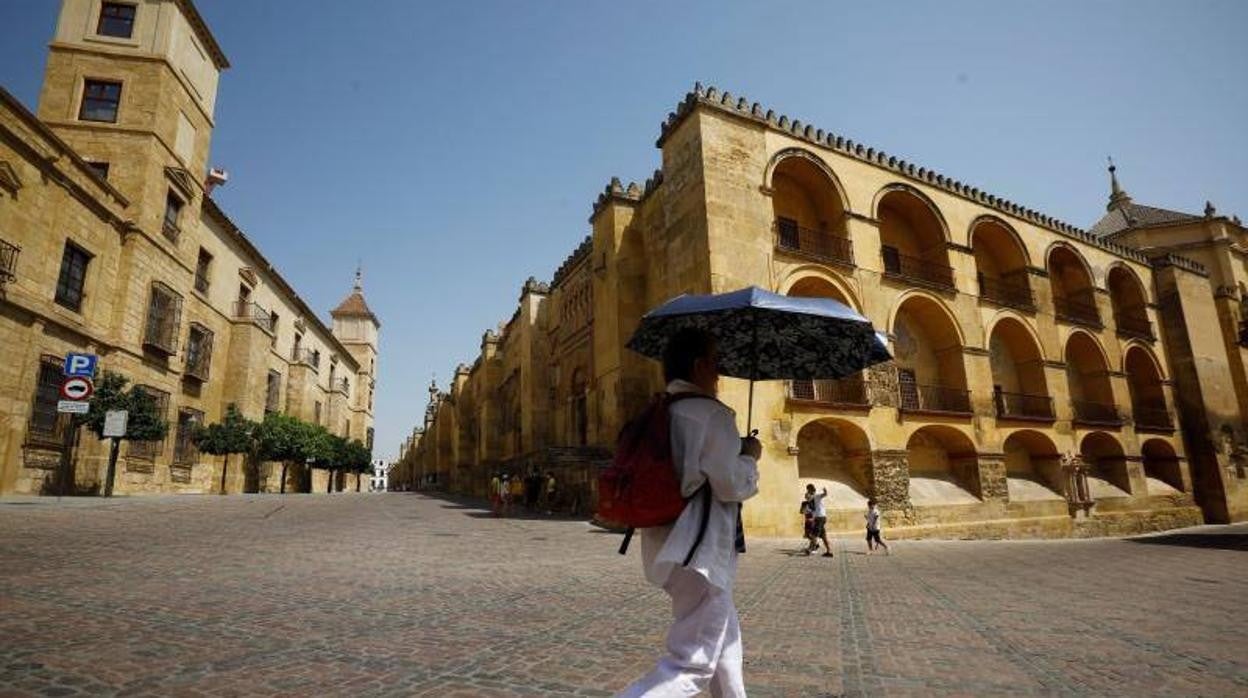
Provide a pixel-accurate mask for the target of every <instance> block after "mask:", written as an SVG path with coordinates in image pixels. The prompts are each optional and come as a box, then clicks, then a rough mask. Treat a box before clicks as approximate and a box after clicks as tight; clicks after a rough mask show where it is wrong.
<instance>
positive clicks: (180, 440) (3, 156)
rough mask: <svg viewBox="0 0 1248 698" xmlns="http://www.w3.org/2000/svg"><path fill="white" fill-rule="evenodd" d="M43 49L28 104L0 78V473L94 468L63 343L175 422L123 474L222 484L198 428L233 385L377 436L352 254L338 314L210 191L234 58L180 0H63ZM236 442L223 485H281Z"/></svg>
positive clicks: (263, 406)
mask: <svg viewBox="0 0 1248 698" xmlns="http://www.w3.org/2000/svg"><path fill="white" fill-rule="evenodd" d="M49 51H50V52H49V56H48V62H47V71H46V75H45V78H44V84H43V89H42V92H41V94H40V98H39V108H38V113H37V115H36V114H32V113H31V112H30V111H28V110H27V109H26V108H25V107H23V106H22V105H21V104H20V103H19V102H18V101H17V100H16V99H14V98H13V97H12V96H11V95H9V94H8V93H7V92H5V91H4V90H2V89H0V353H2V354H3V356H4V358H5V360H4V361H3V362H2V365H0V425H2V426H0V492H40V491H45V490H48V489H49V488H51V489H54V490H57V491H59V489H60V485H61V484H66V483H65V481H64V480H63V478H65V477H69V478H72V481H73V482H72V484H73V486H74V487H75V488H77V489H90V488H91V487H93V486H95V485H97V484H98V483H99V481H100V479H101V477H102V471H103V467H104V463H105V461H106V455H107V449H106V448H105V446H104V444H102V443H99V442H98V441H96V440H95V439H94V437H92V436H91V435H90V434H89V433H87V432H86V430H74V429H70V428H68V426H67V425H68V422H67V419H66V418H65V417H64V416H61V415H58V414H57V412H56V401H57V388H58V387H59V384H60V382H61V380H62V376H61V362H62V358H63V357H64V356H65V354H66V353H67V352H71V351H74V352H89V353H94V354H97V355H99V356H100V364H99V369H100V370H101V371H103V370H109V371H115V372H119V373H122V374H124V375H125V376H127V377H128V378H129V379H130V380H131V381H132V382H134V383H135V384H138V385H140V386H142V388H143V389H144V390H146V391H147V392H148V393H149V394H151V395H152V396H153V397H154V398H155V399H156V401H157V404H158V406H159V408H160V410H161V411H162V412H163V414H164V415H165V417H166V418H167V419H168V420H169V422H170V432H169V436H168V438H166V439H165V440H164V441H163V442H152V443H129V444H128V445H127V446H126V447H124V448H123V449H122V452H121V460H120V461H119V465H118V476H117V483H116V490H117V491H118V492H123V493H126V492H129V493H138V492H208V491H218V490H219V489H220V487H221V484H220V482H221V459H220V458H216V457H209V456H207V455H204V454H200V453H198V452H197V451H196V449H195V447H194V444H193V443H192V442H191V439H190V435H191V433H192V431H193V428H194V426H195V425H196V424H199V423H204V422H213V421H216V420H217V419H219V417H220V416H221V414H222V412H223V411H224V409H225V407H226V406H227V405H229V404H234V405H237V406H238V408H239V409H240V410H241V411H242V412H243V414H244V415H245V416H247V417H249V418H252V419H260V418H262V417H263V416H264V415H265V414H266V413H268V412H274V411H281V412H286V413H289V414H292V415H295V416H297V417H299V418H301V419H304V420H306V421H311V422H316V423H319V424H323V425H325V426H326V427H327V428H328V429H330V430H331V431H332V432H334V433H337V434H340V435H344V436H348V437H351V438H359V439H362V440H365V441H367V442H368V443H369V445H370V446H371V441H372V423H373V413H372V396H373V390H374V376H375V375H376V374H375V371H376V354H377V341H376V340H377V332H378V329H379V323H378V322H377V319H376V317H375V316H374V315H373V314H372V312H371V311H369V309H368V306H367V305H366V304H365V303H364V299H363V295H362V291H361V287H360V280H359V275H358V272H357V277H356V284H355V288H354V290H353V291H352V292H351V294H349V295H348V296H347V298H346V300H344V301H343V303H342V305H340V306H339V307H338V308H337V309H336V310H334V311H333V313H332V316H333V328H332V330H331V328H330V327H329V326H327V325H326V324H325V322H323V321H322V320H321V319H320V318H319V317H318V316H317V314H316V313H315V312H314V311H313V310H312V309H311V308H309V307H308V306H307V304H306V303H305V302H304V301H303V299H301V298H300V297H299V295H298V294H297V293H296V292H295V290H294V289H293V288H291V286H290V285H289V284H288V283H287V282H286V281H285V280H284V279H283V278H282V276H281V275H280V274H279V273H278V272H277V270H276V269H274V267H273V265H272V264H271V263H270V262H269V261H268V260H267V259H266V258H265V257H264V256H263V255H262V254H261V253H260V251H259V249H258V248H257V247H256V245H255V244H254V243H253V242H252V241H251V240H250V239H249V238H248V236H247V235H245V234H244V233H243V231H242V230H240V229H239V227H238V226H237V225H236V224H235V223H234V222H233V221H232V220H231V219H230V218H229V216H228V215H226V213H225V212H224V211H222V210H221V208H220V206H218V205H217V203H216V202H215V201H214V200H213V199H212V198H211V196H210V194H211V191H212V187H213V186H215V185H219V184H221V183H223V182H224V179H225V176H224V174H223V173H221V172H219V171H215V170H214V171H210V170H209V145H210V140H211V136H212V130H213V127H214V116H213V111H214V102H215V98H216V91H217V82H218V78H219V76H220V73H221V71H223V70H224V69H225V68H227V67H228V65H229V64H228V62H227V60H226V58H225V55H224V54H223V53H222V51H221V49H220V47H219V46H218V45H217V42H216V40H215V39H214V38H213V36H212V34H211V33H210V32H209V30H208V28H207V26H206V25H205V24H204V21H203V19H202V18H201V17H200V15H199V13H198V12H197V11H196V10H195V7H194V5H193V4H192V3H191V2H190V0H142V1H141V2H133V1H129V2H101V1H100V0H64V2H63V3H62V5H61V12H60V17H59V20H58V23H57V27H56V34H55V37H54V38H53V41H52V43H51V45H50V49H49ZM97 375H98V374H97ZM240 460H241V459H239V458H238V457H235V458H233V459H232V464H231V466H230V470H229V473H228V476H229V477H228V481H227V482H226V485H225V487H226V490H227V491H230V492H237V491H242V490H243V489H244V488H246V489H257V488H261V489H268V490H276V489H280V487H281V483H280V482H278V478H277V477H276V476H274V475H273V473H274V472H276V470H274V469H273V468H271V467H269V466H267V465H266V466H264V467H259V468H252V469H249V471H248V472H249V473H250V475H251V477H250V478H249V480H250V481H249V482H244V479H245V476H244V469H243V468H242V467H240V466H239V465H238V463H239V461H240ZM291 470H292V472H291V473H290V477H291V478H292V483H291V484H292V486H293V485H295V483H294V482H293V480H294V479H300V478H301V479H302V480H303V481H304V482H303V486H304V487H307V486H308V483H307V482H306V481H307V480H310V479H311V478H308V477H307V475H308V473H300V472H298V469H297V468H296V469H291ZM325 477H326V473H324V472H321V473H319V474H318V475H317V479H318V480H319V481H320V483H321V487H320V489H319V490H317V489H316V488H315V487H313V489H314V491H323V489H324V485H325Z"/></svg>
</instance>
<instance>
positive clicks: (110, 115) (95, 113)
mask: <svg viewBox="0 0 1248 698" xmlns="http://www.w3.org/2000/svg"><path fill="white" fill-rule="evenodd" d="M119 104H121V83H119V82H109V81H107V80H87V81H86V86H85V87H84V88H83V90H82V108H81V109H80V110H79V112H78V118H79V119H81V120H82V121H104V122H107V123H110V124H111V123H116V122H117V106H118V105H119Z"/></svg>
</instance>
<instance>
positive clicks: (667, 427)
mask: <svg viewBox="0 0 1248 698" xmlns="http://www.w3.org/2000/svg"><path fill="white" fill-rule="evenodd" d="M688 398H703V399H706V400H714V399H715V398H713V397H710V396H709V395H703V394H701V393H672V394H668V393H660V394H658V395H655V397H654V399H653V400H652V401H651V402H650V404H649V405H648V406H647V407H646V409H644V410H642V412H641V414H639V415H637V416H636V417H634V418H633V419H632V420H630V421H629V422H628V423H627V424H625V425H624V428H623V429H621V430H620V436H619V439H618V440H617V441H616V447H615V457H614V458H613V459H612V461H611V465H610V466H609V467H607V468H606V469H605V470H603V471H602V472H601V473H600V474H599V475H598V517H599V518H601V519H604V520H606V521H610V522H612V523H617V524H622V525H624V526H626V527H628V531H627V533H626V534H625V536H624V542H623V544H622V545H621V546H620V554H621V555H623V554H624V553H625V552H626V551H627V550H628V544H629V541H631V540H632V537H633V530H634V529H637V528H649V527H652V526H666V525H667V524H670V523H673V522H674V521H676V519H677V518H678V517H679V516H680V513H681V512H682V511H684V510H685V504H686V503H687V502H688V500H687V499H685V497H684V496H683V494H682V493H681V486H680V476H679V474H678V473H677V471H676V464H675V462H674V461H673V459H672V437H671V411H670V409H671V406H672V404H673V403H676V402H679V401H680V400H684V399H688ZM700 491H701V492H703V493H704V495H709V494H710V492H711V490H710V487H709V485H708V484H703V485H702V487H701V488H700ZM695 496H696V495H695ZM708 504H709V503H708ZM709 513H710V506H707V507H705V508H704V510H703V512H702V528H701V530H699V532H698V537H697V541H696V542H695V543H694V546H693V548H694V550H696V549H697V546H698V544H699V543H700V542H701V541H702V536H703V534H704V533H705V530H706V520H707V517H708V516H709ZM694 550H690V551H689V556H688V557H687V558H686V560H685V564H688V562H689V559H691V558H692V557H693V552H694Z"/></svg>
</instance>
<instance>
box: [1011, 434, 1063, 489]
mask: <svg viewBox="0 0 1248 698" xmlns="http://www.w3.org/2000/svg"><path fill="white" fill-rule="evenodd" d="M1002 450H1004V451H1005V480H1006V486H1007V488H1008V490H1009V493H1010V501H1011V502H1023V501H1043V500H1062V499H1065V497H1063V496H1062V462H1061V457H1060V456H1059V455H1058V453H1057V448H1056V447H1055V446H1054V445H1053V442H1052V441H1050V440H1049V437H1047V436H1045V435H1044V434H1041V433H1040V432H1037V431H1031V430H1024V431H1016V432H1014V433H1013V434H1010V435H1009V436H1008V437H1007V438H1006V439H1005V445H1004V448H1003V449H1002Z"/></svg>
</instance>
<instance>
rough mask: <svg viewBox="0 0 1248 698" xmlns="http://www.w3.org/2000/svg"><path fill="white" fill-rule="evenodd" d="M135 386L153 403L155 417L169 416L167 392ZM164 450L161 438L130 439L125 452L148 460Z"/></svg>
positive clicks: (164, 417)
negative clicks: (150, 439) (153, 439)
mask: <svg viewBox="0 0 1248 698" xmlns="http://www.w3.org/2000/svg"><path fill="white" fill-rule="evenodd" d="M135 387H136V388H137V389H138V390H140V391H142V392H143V393H145V394H146V395H147V396H148V397H150V398H151V399H152V402H154V403H155V408H156V417H157V419H161V420H164V419H168V418H169V393H166V392H165V391H163V390H158V389H156V388H153V387H152V386H150V385H137V386H135ZM164 451H165V442H164V440H163V439H162V440H159V441H131V442H130V447H129V450H127V452H126V453H127V455H128V456H129V457H131V458H138V459H142V460H149V461H150V460H155V459H156V457H157V456H159V455H160V454H162V453H164Z"/></svg>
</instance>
